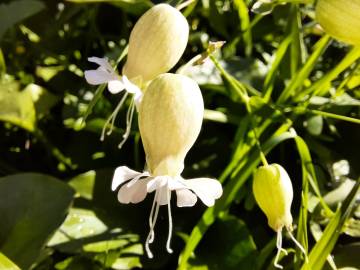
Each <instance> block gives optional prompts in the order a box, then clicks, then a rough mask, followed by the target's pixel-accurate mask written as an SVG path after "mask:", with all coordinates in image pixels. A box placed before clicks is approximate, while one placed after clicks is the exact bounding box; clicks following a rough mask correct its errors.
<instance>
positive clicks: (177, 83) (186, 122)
mask: <svg viewBox="0 0 360 270" xmlns="http://www.w3.org/2000/svg"><path fill="white" fill-rule="evenodd" d="M203 114H204V102H203V98H202V95H201V92H200V89H199V86H198V85H197V83H196V82H195V81H194V80H192V79H190V78H188V77H186V76H183V75H180V74H169V73H166V74H162V75H160V76H158V77H157V78H156V79H155V80H153V81H152V82H151V83H150V85H149V86H148V87H147V89H146V91H145V94H144V96H143V99H142V102H141V104H140V108H139V128H140V134H141V138H142V142H143V145H144V149H145V153H146V161H147V165H148V169H149V171H150V173H151V174H152V175H155V176H156V175H157V176H160V175H169V176H178V175H180V173H181V172H182V170H183V168H184V159H185V156H186V154H187V152H188V151H189V150H190V148H191V147H192V145H193V144H194V142H195V140H196V138H197V137H198V135H199V132H200V129H201V124H202V120H203Z"/></svg>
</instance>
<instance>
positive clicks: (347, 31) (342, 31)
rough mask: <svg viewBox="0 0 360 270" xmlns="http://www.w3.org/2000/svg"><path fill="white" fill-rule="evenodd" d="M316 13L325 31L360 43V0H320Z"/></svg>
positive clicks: (354, 43)
mask: <svg viewBox="0 0 360 270" xmlns="http://www.w3.org/2000/svg"><path fill="white" fill-rule="evenodd" d="M315 14H316V20H317V21H318V22H319V24H320V25H321V26H322V28H324V30H325V32H327V33H328V34H330V35H331V36H333V37H334V38H336V39H339V40H341V41H343V42H346V43H349V44H353V45H360V31H359V29H360V16H359V14H360V0H318V2H317V5H316V13H315Z"/></svg>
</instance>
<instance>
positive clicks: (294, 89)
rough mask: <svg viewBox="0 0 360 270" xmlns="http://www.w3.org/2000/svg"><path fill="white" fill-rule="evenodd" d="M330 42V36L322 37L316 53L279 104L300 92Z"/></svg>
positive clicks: (296, 76)
mask: <svg viewBox="0 0 360 270" xmlns="http://www.w3.org/2000/svg"><path fill="white" fill-rule="evenodd" d="M329 41H330V36H327V35H325V36H324V37H322V38H321V39H320V40H319V41H318V42H317V43H316V44H315V46H314V51H313V53H312V54H311V55H310V57H309V58H308V59H307V61H306V62H305V64H304V66H303V67H302V68H301V69H300V70H299V72H298V73H297V74H296V75H294V76H293V78H292V80H291V81H290V83H289V84H288V85H287V87H286V88H285V89H284V91H283V92H282V93H281V95H280V97H279V98H278V100H277V103H278V104H279V103H283V102H285V101H286V100H287V99H288V98H289V97H290V96H292V95H294V94H295V93H296V92H298V89H299V88H300V87H301V86H302V85H303V83H304V81H305V80H306V79H307V78H308V76H309V75H310V73H311V71H312V70H313V69H314V67H315V64H316V62H317V60H318V59H319V57H320V56H321V55H322V54H323V53H324V51H325V49H326V48H327V46H328V44H329Z"/></svg>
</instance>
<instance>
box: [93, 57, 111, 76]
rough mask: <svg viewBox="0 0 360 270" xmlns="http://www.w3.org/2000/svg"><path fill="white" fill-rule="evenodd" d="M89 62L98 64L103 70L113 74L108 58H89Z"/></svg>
mask: <svg viewBox="0 0 360 270" xmlns="http://www.w3.org/2000/svg"><path fill="white" fill-rule="evenodd" d="M88 61H89V62H92V63H95V64H98V65H99V66H100V67H101V68H103V69H105V70H107V71H108V72H109V73H113V72H114V70H113V67H112V66H111V65H110V63H109V61H108V59H107V58H101V57H96V56H92V57H89V58H88Z"/></svg>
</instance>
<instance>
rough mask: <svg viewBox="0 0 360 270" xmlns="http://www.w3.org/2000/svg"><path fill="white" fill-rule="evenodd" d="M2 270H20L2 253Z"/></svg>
mask: <svg viewBox="0 0 360 270" xmlns="http://www.w3.org/2000/svg"><path fill="white" fill-rule="evenodd" d="M0 269H1V270H20V268H19V267H18V266H17V265H16V264H15V263H13V262H12V261H11V260H10V259H9V258H8V257H6V256H5V255H4V254H3V253H1V252H0Z"/></svg>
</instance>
